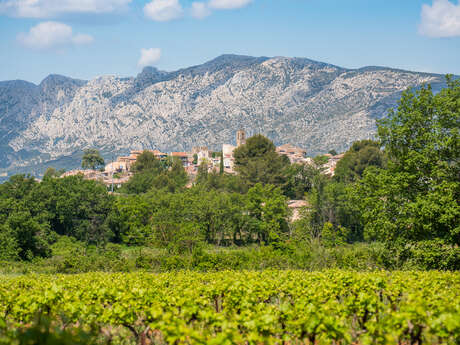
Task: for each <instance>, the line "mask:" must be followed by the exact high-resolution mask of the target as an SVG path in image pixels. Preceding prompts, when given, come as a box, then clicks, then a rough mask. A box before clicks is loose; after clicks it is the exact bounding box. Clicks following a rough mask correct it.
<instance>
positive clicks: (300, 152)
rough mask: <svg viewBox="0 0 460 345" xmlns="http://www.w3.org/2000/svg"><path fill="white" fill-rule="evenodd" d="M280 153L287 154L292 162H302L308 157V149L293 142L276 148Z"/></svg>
mask: <svg viewBox="0 0 460 345" xmlns="http://www.w3.org/2000/svg"><path fill="white" fill-rule="evenodd" d="M276 152H277V153H278V154H280V155H284V156H287V157H288V158H289V161H290V162H291V163H301V162H302V160H304V159H305V158H306V155H307V151H306V150H304V149H302V148H300V147H296V146H294V145H291V144H284V145H281V146H278V147H277V148H276Z"/></svg>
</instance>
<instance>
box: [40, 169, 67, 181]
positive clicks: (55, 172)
mask: <svg viewBox="0 0 460 345" xmlns="http://www.w3.org/2000/svg"><path fill="white" fill-rule="evenodd" d="M63 173H65V170H64V169H60V170H56V169H55V168H53V167H49V168H47V169H46V171H45V173H44V174H43V179H46V178H53V177H60V176H61V175H62V174H63Z"/></svg>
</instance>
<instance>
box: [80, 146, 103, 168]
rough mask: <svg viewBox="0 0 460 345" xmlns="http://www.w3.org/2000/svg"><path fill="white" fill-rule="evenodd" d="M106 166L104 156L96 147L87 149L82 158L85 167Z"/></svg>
mask: <svg viewBox="0 0 460 345" xmlns="http://www.w3.org/2000/svg"><path fill="white" fill-rule="evenodd" d="M103 166H104V158H102V156H101V154H100V153H99V151H98V150H96V149H86V150H85V151H84V153H83V158H82V160H81V167H82V168H83V169H93V170H94V169H97V168H101V167H103Z"/></svg>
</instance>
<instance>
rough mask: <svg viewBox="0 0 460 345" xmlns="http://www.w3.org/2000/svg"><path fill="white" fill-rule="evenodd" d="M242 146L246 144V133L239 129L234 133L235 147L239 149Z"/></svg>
mask: <svg viewBox="0 0 460 345" xmlns="http://www.w3.org/2000/svg"><path fill="white" fill-rule="evenodd" d="M244 144H246V132H245V131H244V130H242V129H240V130H239V131H238V132H236V146H237V147H240V146H241V145H244Z"/></svg>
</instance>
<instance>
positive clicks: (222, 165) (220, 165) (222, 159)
mask: <svg viewBox="0 0 460 345" xmlns="http://www.w3.org/2000/svg"><path fill="white" fill-rule="evenodd" d="M219 173H220V174H221V175H222V174H223V173H224V151H222V152H221V153H220V162H219Z"/></svg>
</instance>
